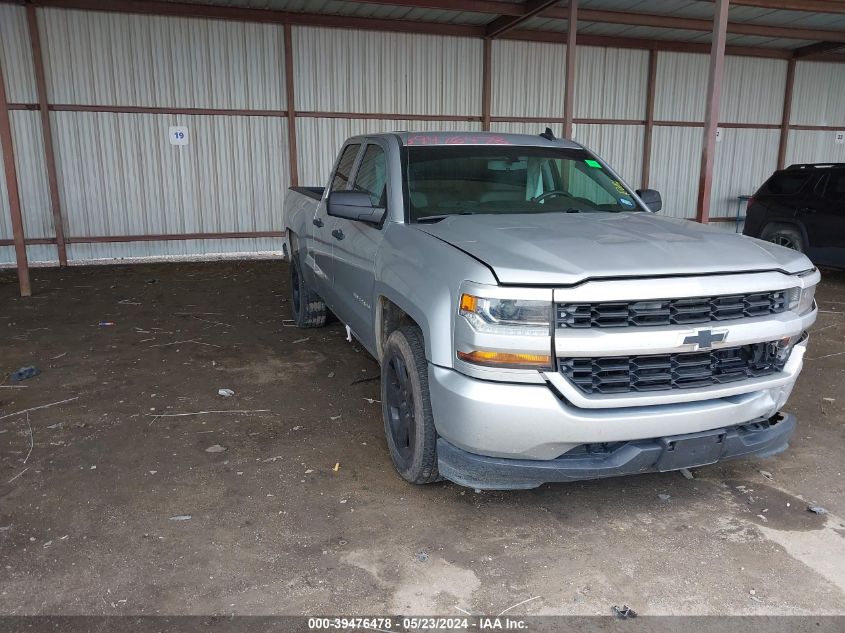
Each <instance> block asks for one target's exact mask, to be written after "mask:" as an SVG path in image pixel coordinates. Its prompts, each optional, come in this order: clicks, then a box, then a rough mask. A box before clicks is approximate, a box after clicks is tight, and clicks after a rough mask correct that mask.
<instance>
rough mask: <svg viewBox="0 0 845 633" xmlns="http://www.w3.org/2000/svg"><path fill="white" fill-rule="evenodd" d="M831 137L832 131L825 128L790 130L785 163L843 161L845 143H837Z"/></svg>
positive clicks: (844, 158) (844, 157)
mask: <svg viewBox="0 0 845 633" xmlns="http://www.w3.org/2000/svg"><path fill="white" fill-rule="evenodd" d="M843 128H845V125H843ZM833 137H834V132H830V131H826V130H790V131H789V139H788V141H787V144H786V164H787V165H791V164H793V163H845V145H837V144H836V143H834V142H833Z"/></svg>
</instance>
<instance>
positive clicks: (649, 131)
mask: <svg viewBox="0 0 845 633" xmlns="http://www.w3.org/2000/svg"><path fill="white" fill-rule="evenodd" d="M657 55H658V53H657V51H649V52H648V83H647V84H646V104H645V130H644V131H643V166H642V181H641V182H642V188H643V189H648V188H649V187H648V186H649V182H650V180H651V145H652V142H653V138H654V95H655V87H656V85H657Z"/></svg>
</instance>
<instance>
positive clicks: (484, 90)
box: [481, 38, 493, 132]
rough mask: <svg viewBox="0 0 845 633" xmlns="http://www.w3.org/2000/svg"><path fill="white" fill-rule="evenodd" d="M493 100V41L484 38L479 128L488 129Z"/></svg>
mask: <svg viewBox="0 0 845 633" xmlns="http://www.w3.org/2000/svg"><path fill="white" fill-rule="evenodd" d="M492 102H493V41H492V40H491V39H489V38H488V39H485V40H484V55H483V57H482V67H481V129H482V130H484V131H485V132H488V131H490V115H491V109H492Z"/></svg>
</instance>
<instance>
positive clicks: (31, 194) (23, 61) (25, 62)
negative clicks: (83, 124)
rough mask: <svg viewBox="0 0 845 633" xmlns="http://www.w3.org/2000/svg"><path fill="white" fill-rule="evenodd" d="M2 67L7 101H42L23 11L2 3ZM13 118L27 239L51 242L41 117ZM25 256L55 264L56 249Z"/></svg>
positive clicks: (39, 248)
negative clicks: (48, 240)
mask: <svg viewBox="0 0 845 633" xmlns="http://www.w3.org/2000/svg"><path fill="white" fill-rule="evenodd" d="M0 64H2V65H3V74H4V78H5V80H6V83H5V86H6V92H7V98H8V99H9V101H10V102H12V103H31V102H33V101H37V100H38V99H37V97H36V90H35V73H34V70H33V66H32V47H31V46H30V43H29V35H28V32H27V28H26V13H25V12H24V8H23V7H19V6H13V5H8V4H0ZM10 119H11V123H12V138H13V144H14V147H15V159H16V160H15V166H16V167H17V172H18V181H19V182H18V188H19V189H20V195H21V207H22V213H23V220H24V232H25V235H26V236H27V237H29V238H51V237H53V236H54V235H55V232H54V230H53V216H52V212H51V209H50V197H49V189H48V187H47V168H46V165H45V162H44V161H45V159H44V151H43V147H44V143H43V141H42V136H41V123H40V121H39V116H38V113H37V112H26V111H13V112H11V113H10ZM2 167H3V157H2V156H0V170H2ZM0 173H2V171H0ZM10 239H12V222H11V218H10V216H9V194H8V189H7V187H6V179H5V178H2V177H0V240H10ZM27 255H28V257H29V258H30V260H32V261H34V262H41V261H55V260H56V257H57V256H56V247H55V246H50V245H31V246H28V247H27ZM14 261H15V253H14V248H13V247H11V246H0V264H3V263H10V262H14Z"/></svg>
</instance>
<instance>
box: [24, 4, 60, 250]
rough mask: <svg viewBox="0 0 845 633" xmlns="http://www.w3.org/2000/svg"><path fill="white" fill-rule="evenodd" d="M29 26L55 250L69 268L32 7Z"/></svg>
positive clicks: (39, 51) (42, 68)
mask: <svg viewBox="0 0 845 633" xmlns="http://www.w3.org/2000/svg"><path fill="white" fill-rule="evenodd" d="M26 23H27V26H28V27H29V42H30V44H31V46H32V61H33V65H34V67H35V87H36V90H37V92H38V110H39V112H40V114H41V135H42V137H43V139H44V162H45V165H46V166H47V184H48V186H49V189H50V207H51V208H52V210H53V227H54V230H55V232H56V250H57V251H58V254H59V266H67V248H66V246H65V228H64V222H63V220H62V203H61V199H60V197H59V176H58V171H57V169H56V154H55V151H54V149H53V130H52V129H51V128H50V111H49V109H48V107H47V80H46V75H45V72H44V57H43V56H42V54H41V34H40V33H39V32H38V16H37V15H36V13H35V7H34V6H32V5H31V4H29V5H27V7H26Z"/></svg>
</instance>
